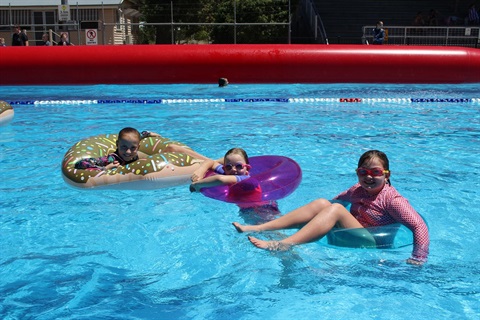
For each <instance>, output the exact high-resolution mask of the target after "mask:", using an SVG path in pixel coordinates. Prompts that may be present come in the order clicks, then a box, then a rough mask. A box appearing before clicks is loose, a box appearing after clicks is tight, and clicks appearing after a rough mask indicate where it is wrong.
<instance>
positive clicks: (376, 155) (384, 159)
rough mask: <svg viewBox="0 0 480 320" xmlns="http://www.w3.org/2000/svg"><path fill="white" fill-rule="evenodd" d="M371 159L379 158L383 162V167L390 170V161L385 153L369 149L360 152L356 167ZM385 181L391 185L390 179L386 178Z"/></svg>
mask: <svg viewBox="0 0 480 320" xmlns="http://www.w3.org/2000/svg"><path fill="white" fill-rule="evenodd" d="M373 159H379V160H380V161H381V162H382V164H383V169H385V170H388V171H390V162H389V161H388V157H387V155H386V154H385V153H384V152H382V151H378V150H369V151H367V152H365V153H364V154H362V156H361V157H360V159H359V160H358V166H357V168H360V167H361V166H362V164H364V163H366V162H370V161H371V160H373ZM387 183H388V184H389V185H391V183H390V179H387Z"/></svg>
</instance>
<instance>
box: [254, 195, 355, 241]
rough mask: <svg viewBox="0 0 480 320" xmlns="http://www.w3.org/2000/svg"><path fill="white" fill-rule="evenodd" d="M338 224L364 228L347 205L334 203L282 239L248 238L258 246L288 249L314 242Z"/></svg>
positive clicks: (346, 226) (345, 226)
mask: <svg viewBox="0 0 480 320" xmlns="http://www.w3.org/2000/svg"><path fill="white" fill-rule="evenodd" d="M336 224H339V225H340V226H342V227H344V228H362V225H361V224H360V222H358V221H357V219H355V218H354V217H353V216H352V215H351V214H350V213H349V212H348V211H347V209H345V207H343V206H342V205H340V204H332V205H331V206H328V207H326V208H324V209H323V210H322V211H320V212H319V213H318V214H317V215H315V217H314V218H312V219H311V220H310V221H309V222H308V223H307V224H306V225H305V226H304V227H303V228H301V229H300V230H298V231H297V232H296V233H294V234H293V235H291V236H289V237H287V238H285V239H283V240H281V241H263V240H260V239H257V238H255V237H249V238H248V239H249V240H250V242H251V243H252V244H253V245H254V246H256V247H257V248H261V249H269V250H286V249H288V248H289V247H291V246H293V245H297V244H302V243H307V242H312V241H315V240H317V239H320V238H322V237H323V236H324V235H325V234H327V233H328V232H329V231H330V230H331V229H332V228H333V227H334V226H335V225H336Z"/></svg>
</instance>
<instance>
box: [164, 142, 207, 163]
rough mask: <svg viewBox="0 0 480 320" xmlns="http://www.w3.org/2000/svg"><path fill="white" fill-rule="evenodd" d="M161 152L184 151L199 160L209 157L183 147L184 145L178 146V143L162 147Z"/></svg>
mask: <svg viewBox="0 0 480 320" xmlns="http://www.w3.org/2000/svg"><path fill="white" fill-rule="evenodd" d="M162 152H177V153H185V154H188V155H189V156H191V157H193V158H195V159H200V160H207V159H209V158H207V157H205V156H204V155H201V154H200V153H198V152H196V151H194V150H192V149H189V148H187V147H184V146H179V145H176V144H169V145H168V146H166V147H165V149H163V151H162Z"/></svg>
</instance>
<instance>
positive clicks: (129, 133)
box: [75, 127, 208, 170]
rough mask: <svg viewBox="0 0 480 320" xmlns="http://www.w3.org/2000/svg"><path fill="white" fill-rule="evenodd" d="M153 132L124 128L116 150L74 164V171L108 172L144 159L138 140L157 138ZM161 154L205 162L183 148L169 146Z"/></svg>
mask: <svg viewBox="0 0 480 320" xmlns="http://www.w3.org/2000/svg"><path fill="white" fill-rule="evenodd" d="M159 136H160V135H159V134H158V133H155V132H148V131H143V132H142V133H141V134H140V132H138V130H137V129H134V128H130V127H126V128H123V129H122V130H120V132H119V133H118V140H117V142H116V145H117V150H115V152H112V153H110V154H108V155H106V156H103V157H100V158H86V159H82V160H79V161H78V162H77V163H75V168H76V169H89V170H110V169H113V168H116V167H118V166H125V165H127V164H129V163H132V162H134V161H137V160H138V159H139V158H141V159H145V158H147V157H148V155H146V154H144V153H143V152H141V151H139V150H138V149H139V147H140V140H142V139H144V138H147V137H159ZM162 152H178V153H185V154H188V155H190V156H192V157H194V158H196V159H201V160H205V159H208V158H207V157H205V156H203V155H201V154H199V153H197V152H195V151H193V150H191V149H188V148H185V147H183V146H179V145H175V144H169V145H168V146H167V147H166V148H165V149H163V150H162Z"/></svg>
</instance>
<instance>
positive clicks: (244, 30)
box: [139, 0, 297, 44]
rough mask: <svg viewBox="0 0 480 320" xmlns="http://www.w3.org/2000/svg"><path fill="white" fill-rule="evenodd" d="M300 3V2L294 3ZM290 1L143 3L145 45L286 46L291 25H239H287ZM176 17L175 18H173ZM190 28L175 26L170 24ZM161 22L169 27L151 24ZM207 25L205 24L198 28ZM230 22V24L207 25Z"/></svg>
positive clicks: (146, 0) (152, 0)
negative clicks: (178, 42) (190, 42)
mask: <svg viewBox="0 0 480 320" xmlns="http://www.w3.org/2000/svg"><path fill="white" fill-rule="evenodd" d="M294 1H295V2H297V0H294ZM288 5H289V1H288V0H175V1H169V0H167V1H165V0H163V1H162V0H141V1H140V6H139V11H140V12H141V13H142V14H143V21H144V22H145V23H146V26H145V27H144V28H143V35H144V39H145V40H143V41H142V42H143V43H157V44H159V43H172V35H173V38H174V40H176V39H175V38H178V36H179V35H181V37H182V39H183V40H186V41H188V40H193V39H195V40H203V41H206V42H212V43H233V42H234V41H235V39H236V42H237V43H285V42H286V40H287V39H288V32H289V27H288V26H286V25H285V26H278V25H277V26H274V25H268V26H267V25H264V26H260V25H236V26H234V25H233V24H234V23H235V22H236V23H237V24H238V23H240V24H241V23H271V22H275V23H287V22H289V8H288ZM172 15H173V17H172ZM172 20H173V22H174V23H183V24H188V23H191V24H190V25H180V26H179V25H175V27H173V26H172V25H171V22H172ZM155 23H162V24H166V25H150V24H155ZM200 23H205V25H198V24H200ZM209 23H210V24H211V23H228V24H230V25H215V26H214V25H208V24H209Z"/></svg>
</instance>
